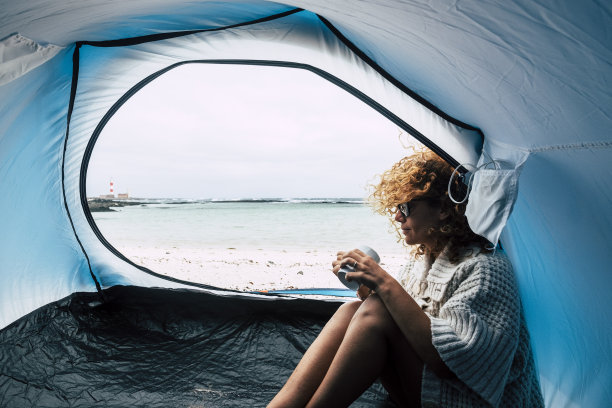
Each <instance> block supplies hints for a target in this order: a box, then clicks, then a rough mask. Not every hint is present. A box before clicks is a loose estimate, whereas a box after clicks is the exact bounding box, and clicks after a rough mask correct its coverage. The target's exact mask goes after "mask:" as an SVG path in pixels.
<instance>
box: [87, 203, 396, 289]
mask: <svg viewBox="0 0 612 408" xmlns="http://www.w3.org/2000/svg"><path fill="white" fill-rule="evenodd" d="M93 215H94V218H95V222H96V225H97V226H98V228H99V229H100V231H101V233H102V234H103V235H104V237H105V238H106V239H107V241H108V242H110V243H111V245H113V247H115V248H116V249H117V250H118V251H119V252H121V253H122V254H123V255H124V256H126V257H127V258H128V259H130V260H131V261H132V262H134V263H135V264H137V265H140V266H143V267H146V268H148V269H150V270H151V271H153V272H156V273H159V274H162V275H166V276H169V277H172V278H176V279H181V280H185V281H189V282H194V283H200V284H206V285H212V286H216V287H221V288H225V289H233V290H240V291H253V290H256V291H266V290H284V289H310V288H337V289H342V288H344V286H343V285H342V284H341V283H340V282H339V281H338V279H337V278H336V276H335V275H334V274H333V272H332V271H331V268H332V266H331V263H332V261H333V260H334V259H335V258H336V253H337V252H338V251H339V250H349V249H352V248H356V247H358V246H361V245H368V246H370V247H372V248H374V249H375V250H376V251H377V252H378V254H379V255H380V258H381V261H380V263H381V266H382V267H383V268H384V269H385V270H387V271H388V272H389V273H391V274H392V275H394V276H397V274H398V273H399V271H400V269H401V267H402V265H403V264H404V262H405V259H406V256H407V255H406V254H407V251H408V250H407V249H406V248H405V247H403V246H402V244H400V243H398V242H397V236H396V235H394V232H393V231H391V230H390V228H389V227H390V225H389V222H388V220H386V219H385V218H384V217H381V216H379V215H374V214H372V212H371V210H370V209H369V208H367V207H366V206H365V205H364V204H363V202H361V201H359V200H354V201H347V200H337V199H334V200H331V199H326V200H316V201H315V200H307V199H300V200H295V199H285V200H278V201H274V200H271V201H265V202H252V201H248V202H245V201H240V200H237V201H232V202H225V201H224V202H201V201H198V202H192V203H185V202H180V203H179V204H176V203H172V202H160V201H154V202H150V203H148V204H139V205H133V206H122V207H117V208H113V209H112V211H109V212H95V213H93Z"/></svg>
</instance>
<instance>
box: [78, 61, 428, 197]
mask: <svg viewBox="0 0 612 408" xmlns="http://www.w3.org/2000/svg"><path fill="white" fill-rule="evenodd" d="M414 143H416V142H415V141H414V139H412V138H411V136H409V135H407V134H405V133H402V132H401V130H400V129H399V128H398V127H397V126H396V125H395V124H393V123H391V122H390V121H388V120H387V119H386V118H385V117H383V116H382V115H381V114H379V113H378V112H376V111H375V110H373V109H372V108H370V107H369V106H367V105H366V104H365V103H363V102H362V101H360V100H358V99H357V98H355V97H354V96H352V95H350V94H349V93H347V92H346V91H344V90H342V89H340V88H338V87H337V86H335V85H334V84H331V83H330V82H328V81H326V80H325V79H323V78H321V77H319V76H317V75H316V74H314V73H311V72H309V71H305V70H301V69H295V68H293V69H292V68H281V67H261V66H228V65H219V66H216V65H208V64H188V65H184V66H180V67H178V68H175V69H173V70H171V71H169V72H168V73H166V74H164V75H162V76H161V77H159V78H157V79H155V80H154V81H153V82H151V83H150V84H149V85H147V86H145V87H144V88H143V89H142V90H140V91H139V92H138V93H136V94H135V95H134V96H133V97H132V98H130V99H129V100H128V101H127V102H126V103H125V104H124V105H123V106H122V107H121V108H120V109H119V110H118V111H117V113H116V114H115V115H114V116H113V117H112V118H111V120H110V121H109V123H108V124H107V125H106V127H105V128H104V130H103V131H102V133H101V134H100V137H99V138H98V141H97V143H96V145H95V147H94V149H93V153H92V156H91V159H90V162H89V167H88V173H87V196H88V197H94V196H98V195H101V194H108V193H109V185H110V182H111V181H112V182H113V184H114V192H115V194H116V193H129V195H130V197H142V198H192V199H198V198H199V199H211V198H273V197H274V198H289V197H309V198H314V197H355V198H360V197H365V196H366V195H367V185H368V184H369V183H371V182H373V181H374V180H375V176H376V175H377V174H380V173H381V172H383V171H384V170H386V169H387V168H389V167H391V165H392V164H393V163H394V162H396V161H397V160H399V159H400V158H401V157H403V156H405V155H406V154H408V153H409V152H408V150H407V146H409V145H411V144H414Z"/></svg>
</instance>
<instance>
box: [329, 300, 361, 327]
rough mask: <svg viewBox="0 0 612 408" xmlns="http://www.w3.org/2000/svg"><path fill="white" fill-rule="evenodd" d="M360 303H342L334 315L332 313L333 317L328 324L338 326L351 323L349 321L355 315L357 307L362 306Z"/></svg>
mask: <svg viewBox="0 0 612 408" xmlns="http://www.w3.org/2000/svg"><path fill="white" fill-rule="evenodd" d="M362 303H363V302H361V301H355V302H347V303H343V304H342V305H341V306H340V307H339V308H338V310H336V313H334V315H333V316H332V318H331V319H330V323H331V322H334V323H338V324H343V323H344V324H346V325H348V323H349V322H350V321H351V319H352V318H353V316H354V315H355V313H356V312H357V310H358V309H359V307H360V306H361V305H362Z"/></svg>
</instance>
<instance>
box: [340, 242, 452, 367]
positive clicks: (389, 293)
mask: <svg viewBox="0 0 612 408" xmlns="http://www.w3.org/2000/svg"><path fill="white" fill-rule="evenodd" d="M355 262H357V268H356V271H355V272H352V273H349V274H347V278H349V279H357V280H359V281H360V282H361V283H362V284H363V285H365V286H367V287H368V288H370V289H372V290H373V291H374V292H376V295H377V296H378V297H379V298H380V299H381V300H382V301H383V303H384V304H385V306H386V308H387V310H388V311H389V314H391V316H392V317H393V320H394V321H395V323H396V324H397V326H398V327H399V329H400V330H401V332H402V333H403V334H404V336H405V337H406V339H407V340H408V342H409V343H410V345H411V346H412V348H413V349H414V351H415V352H416V353H417V354H418V355H419V357H420V358H421V360H423V362H424V363H426V364H427V365H428V366H429V367H430V368H431V369H432V370H433V371H434V372H435V373H436V374H437V375H438V376H439V377H443V378H448V377H452V376H453V374H452V372H451V371H450V370H449V369H448V367H447V366H446V364H444V361H442V359H441V358H440V355H439V354H438V351H437V350H436V348H435V347H434V346H433V344H432V337H431V336H432V335H431V322H430V320H429V317H428V316H427V314H426V313H425V312H424V311H423V310H422V309H421V307H420V306H419V305H418V304H417V303H416V302H415V301H414V299H413V298H412V297H411V296H410V295H409V294H408V292H406V291H405V290H404V288H403V287H402V286H401V285H400V284H399V282H397V280H395V279H394V278H393V277H392V276H391V275H389V273H387V272H386V271H385V270H384V269H382V268H381V267H380V265H378V264H377V263H376V262H375V261H374V260H373V259H372V258H370V257H369V256H367V255H366V254H364V253H363V252H361V251H359V250H353V251H350V252H347V253H344V252H339V253H338V260H337V261H336V262H334V269H333V270H334V273H336V274H337V272H338V270H339V269H340V267H341V266H342V265H344V264H353V263H355Z"/></svg>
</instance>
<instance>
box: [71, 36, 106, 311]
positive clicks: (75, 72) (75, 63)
mask: <svg viewBox="0 0 612 408" xmlns="http://www.w3.org/2000/svg"><path fill="white" fill-rule="evenodd" d="M79 50H80V47H79V46H78V45H77V46H76V47H75V49H74V53H73V54H72V83H71V85H70V101H69V103H68V113H67V115H66V137H65V138H64V149H63V151H62V197H63V199H64V209H65V210H66V214H67V215H68V220H69V221H70V226H71V227H72V232H73V233H74V237H75V238H76V240H77V242H78V244H79V247H80V248H81V252H83V255H84V256H85V259H86V260H87V267H88V268H89V274H90V275H91V278H92V279H93V281H94V284H95V285H96V290H97V291H98V295H99V296H100V298H101V299H102V301H104V295H103V294H102V287H101V286H100V282H98V278H96V275H95V274H94V272H93V269H92V268H91V262H90V260H89V256H88V255H87V251H85V247H83V244H82V243H81V240H80V239H79V235H78V234H77V232H76V228H75V227H74V222H73V221H72V215H70V210H69V208H68V200H67V198H66V183H65V163H66V148H67V147H68V135H69V134H70V120H71V118H72V111H73V109H74V100H75V98H76V91H77V85H78V77H79V55H80V53H79Z"/></svg>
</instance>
